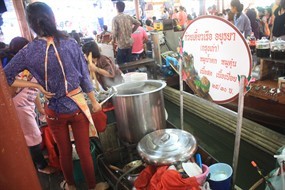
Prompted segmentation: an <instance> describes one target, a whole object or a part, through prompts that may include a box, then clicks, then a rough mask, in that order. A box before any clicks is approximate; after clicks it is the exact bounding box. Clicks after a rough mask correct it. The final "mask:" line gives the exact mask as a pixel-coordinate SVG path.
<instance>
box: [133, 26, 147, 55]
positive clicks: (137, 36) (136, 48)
mask: <svg viewBox="0 0 285 190" xmlns="http://www.w3.org/2000/svg"><path fill="white" fill-rule="evenodd" d="M132 38H133V40H134V43H133V48H132V53H137V54H140V53H142V52H143V50H144V41H146V40H148V37H147V33H146V31H145V30H144V29H143V27H141V26H139V27H138V29H137V30H136V31H135V32H134V33H132Z"/></svg>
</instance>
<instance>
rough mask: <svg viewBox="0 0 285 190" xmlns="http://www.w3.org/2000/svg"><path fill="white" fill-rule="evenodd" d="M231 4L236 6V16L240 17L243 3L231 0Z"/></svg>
mask: <svg viewBox="0 0 285 190" xmlns="http://www.w3.org/2000/svg"><path fill="white" fill-rule="evenodd" d="M231 6H232V7H236V8H237V15H236V18H237V19H238V18H239V17H240V15H241V13H242V10H243V4H241V3H240V1H239V0H232V1H231Z"/></svg>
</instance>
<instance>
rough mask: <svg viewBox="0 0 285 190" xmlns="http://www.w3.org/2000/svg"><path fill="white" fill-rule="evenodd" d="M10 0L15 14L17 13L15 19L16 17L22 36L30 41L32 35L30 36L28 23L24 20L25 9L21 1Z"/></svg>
mask: <svg viewBox="0 0 285 190" xmlns="http://www.w3.org/2000/svg"><path fill="white" fill-rule="evenodd" d="M12 1H13V5H14V8H15V12H16V15H17V19H18V23H19V26H20V31H21V35H22V37H24V38H26V39H27V40H29V41H32V40H33V37H32V34H31V32H30V28H29V25H28V23H27V21H26V15H25V9H24V4H23V1H19V0H12Z"/></svg>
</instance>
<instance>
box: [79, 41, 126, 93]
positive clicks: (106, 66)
mask: <svg viewBox="0 0 285 190" xmlns="http://www.w3.org/2000/svg"><path fill="white" fill-rule="evenodd" d="M82 50H83V52H84V54H85V57H86V58H87V57H88V56H89V54H90V53H92V64H90V63H89V64H90V65H89V68H90V70H91V71H92V72H95V73H96V79H97V81H98V82H99V83H100V85H101V86H102V87H103V88H104V90H107V89H108V88H110V87H112V86H114V85H117V84H120V83H122V82H123V78H122V72H121V70H120V69H119V68H118V66H116V65H115V64H114V63H113V62H112V61H111V59H110V58H108V57H107V56H105V55H102V54H101V53H100V49H99V47H98V44H97V43H95V42H93V41H91V42H88V43H86V44H84V45H83V47H82Z"/></svg>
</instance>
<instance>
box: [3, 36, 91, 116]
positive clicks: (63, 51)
mask: <svg viewBox="0 0 285 190" xmlns="http://www.w3.org/2000/svg"><path fill="white" fill-rule="evenodd" d="M46 44H47V43H46V41H45V40H42V39H36V40H34V41H32V42H31V43H29V44H28V45H27V46H26V47H25V48H23V49H22V50H20V51H19V52H18V53H17V54H16V55H15V56H14V57H13V59H12V60H11V61H10V62H9V63H8V65H7V66H6V67H5V69H4V71H5V73H6V77H7V81H8V83H9V85H11V84H13V82H14V80H15V77H16V76H17V74H18V73H20V72H22V71H23V70H25V69H27V70H28V71H30V73H31V74H32V75H33V76H34V77H35V78H36V79H37V81H38V83H39V84H40V85H41V86H43V87H44V88H45V78H44V75H45V69H44V60H45V55H46V53H45V51H46ZM57 50H58V53H59V55H60V58H61V61H62V63H63V67H64V70H65V74H66V79H67V81H68V91H69V92H70V91H72V90H74V89H76V88H77V87H79V86H80V87H81V88H82V90H83V92H86V93H88V92H90V91H92V90H93V86H92V83H91V81H90V76H89V72H88V68H87V64H86V61H85V59H84V56H83V52H82V51H81V48H80V47H79V45H78V44H77V43H76V42H75V41H74V40H73V39H61V40H60V43H59V45H57ZM47 72H48V91H49V92H52V93H55V96H54V97H53V98H51V99H50V100H49V108H50V109H52V110H53V111H55V112H56V113H73V112H75V111H77V110H78V109H79V108H78V106H77V105H76V104H75V103H74V102H73V101H72V100H71V99H70V98H68V97H67V96H66V94H65V86H64V78H63V74H62V70H61V68H60V65H59V62H58V60H57V58H56V56H55V51H54V48H53V47H52V46H51V47H50V48H49V51H48V69H47Z"/></svg>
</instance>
